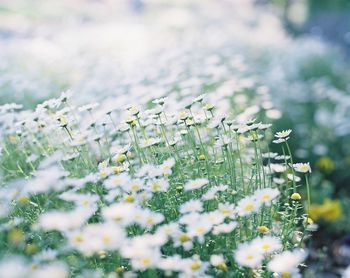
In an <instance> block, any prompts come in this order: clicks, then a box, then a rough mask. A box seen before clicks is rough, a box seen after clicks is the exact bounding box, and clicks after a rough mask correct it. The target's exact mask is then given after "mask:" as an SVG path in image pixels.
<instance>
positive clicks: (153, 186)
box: [147, 179, 169, 192]
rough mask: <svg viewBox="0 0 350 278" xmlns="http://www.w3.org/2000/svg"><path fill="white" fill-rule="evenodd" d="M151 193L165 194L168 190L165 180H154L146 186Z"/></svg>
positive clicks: (167, 183)
mask: <svg viewBox="0 0 350 278" xmlns="http://www.w3.org/2000/svg"><path fill="white" fill-rule="evenodd" d="M147 186H148V187H149V189H150V190H151V191H152V192H166V191H167V190H168V188H169V182H168V181H167V180H166V179H154V180H151V181H149V183H148V184H147Z"/></svg>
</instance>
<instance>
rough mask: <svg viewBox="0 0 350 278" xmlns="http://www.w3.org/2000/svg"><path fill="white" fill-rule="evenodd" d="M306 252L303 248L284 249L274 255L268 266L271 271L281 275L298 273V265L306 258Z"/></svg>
mask: <svg viewBox="0 0 350 278" xmlns="http://www.w3.org/2000/svg"><path fill="white" fill-rule="evenodd" d="M305 258H306V253H305V251H303V250H300V249H295V250H293V251H284V252H282V253H281V254H278V255H276V256H274V257H273V259H272V260H271V261H270V262H269V263H268V265H267V267H268V269H269V270H270V271H272V272H276V273H278V274H280V275H287V274H288V275H291V274H294V273H298V266H299V265H300V264H301V263H302V262H303V261H304V260H305Z"/></svg>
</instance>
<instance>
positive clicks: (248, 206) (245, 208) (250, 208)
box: [244, 203, 254, 211]
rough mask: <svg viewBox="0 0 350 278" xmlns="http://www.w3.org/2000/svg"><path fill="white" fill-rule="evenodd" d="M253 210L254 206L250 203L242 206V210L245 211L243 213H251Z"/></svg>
mask: <svg viewBox="0 0 350 278" xmlns="http://www.w3.org/2000/svg"><path fill="white" fill-rule="evenodd" d="M253 208H254V205H253V204H252V203H250V204H246V205H245V206H244V210H245V211H252V210H253Z"/></svg>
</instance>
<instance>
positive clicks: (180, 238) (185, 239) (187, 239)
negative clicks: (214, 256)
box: [179, 234, 190, 242]
mask: <svg viewBox="0 0 350 278" xmlns="http://www.w3.org/2000/svg"><path fill="white" fill-rule="evenodd" d="M179 240H180V241H181V242H186V241H189V240H190V238H189V237H188V235H186V234H182V235H181V236H180V237H179Z"/></svg>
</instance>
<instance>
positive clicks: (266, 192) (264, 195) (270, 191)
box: [254, 188, 280, 205]
mask: <svg viewBox="0 0 350 278" xmlns="http://www.w3.org/2000/svg"><path fill="white" fill-rule="evenodd" d="M279 194H280V192H279V190H278V189H276V188H264V189H259V190H257V191H255V192H254V197H255V198H256V199H257V200H259V201H260V202H262V203H264V204H266V205H267V204H270V203H271V201H272V200H274V199H275V198H277V196H278V195H279Z"/></svg>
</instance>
